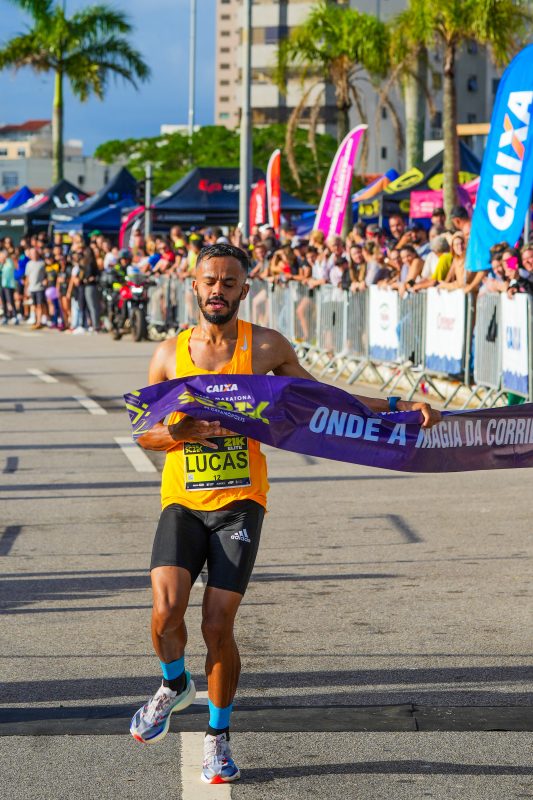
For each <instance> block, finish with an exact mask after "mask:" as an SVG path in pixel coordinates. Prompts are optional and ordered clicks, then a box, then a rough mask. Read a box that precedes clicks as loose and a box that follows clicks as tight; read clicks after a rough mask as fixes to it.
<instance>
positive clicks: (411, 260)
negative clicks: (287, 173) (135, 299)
mask: <svg viewBox="0 0 533 800" xmlns="http://www.w3.org/2000/svg"><path fill="white" fill-rule="evenodd" d="M387 223H388V225H387V229H384V228H382V227H380V226H379V225H376V224H371V225H366V226H365V225H364V224H362V223H357V224H356V225H354V227H353V229H352V230H351V231H350V232H349V234H348V236H347V237H346V238H345V239H343V238H341V237H331V238H329V239H326V238H325V237H324V235H323V233H321V232H320V231H312V232H311V233H310V234H309V236H306V237H303V236H298V235H297V232H296V229H295V228H294V227H291V225H290V224H286V225H283V226H282V229H281V231H280V232H279V235H278V234H276V232H275V231H274V229H273V228H271V227H269V226H268V225H263V226H261V227H259V228H254V229H253V231H252V235H251V236H250V241H249V242H248V243H245V242H243V239H242V234H241V231H240V229H239V228H235V229H234V230H233V231H230V232H229V233H227V234H225V233H224V232H223V230H222V229H221V228H216V227H211V228H203V229H199V230H194V229H192V230H191V231H189V232H187V233H185V232H184V231H183V230H182V228H181V227H179V226H174V227H173V228H171V230H170V232H169V234H168V235H154V236H150V237H147V238H146V239H145V238H144V237H143V235H142V233H141V232H140V231H136V232H135V231H134V232H133V234H132V238H131V241H130V247H128V248H123V249H120V248H119V247H118V246H117V245H116V244H115V243H114V242H113V241H112V240H111V239H110V238H108V237H106V236H104V235H102V234H101V233H100V232H99V231H93V232H92V234H91V235H90V236H89V237H88V240H85V239H84V238H83V237H82V236H81V235H80V234H72V235H71V236H68V237H65V236H63V235H62V234H59V233H56V234H54V235H53V236H52V237H49V236H48V235H47V234H46V233H38V234H36V235H32V236H29V237H26V238H23V239H21V241H20V242H19V243H18V244H14V242H13V240H12V239H11V238H10V237H9V236H6V237H4V238H3V239H1V238H0V287H1V308H0V311H1V317H0V319H1V323H2V324H3V325H7V324H12V325H19V324H21V323H23V322H24V323H28V324H29V325H31V326H32V328H33V329H38V328H41V327H43V326H48V327H52V328H57V329H58V330H62V331H65V332H71V333H73V334H80V333H88V332H98V331H99V330H101V327H102V318H103V316H104V315H105V308H104V305H103V303H102V289H103V288H104V287H105V286H114V287H115V288H116V287H117V286H120V285H121V284H123V283H124V282H125V281H126V280H127V279H128V278H129V277H131V276H132V275H136V276H140V279H141V280H142V279H143V276H146V277H147V278H148V277H152V278H157V277H158V276H161V275H172V276H175V277H177V278H178V279H180V280H183V279H185V278H186V277H188V276H191V275H193V274H194V270H195V266H196V260H197V258H198V254H199V253H200V250H201V249H202V247H204V246H207V245H211V244H214V243H216V242H224V243H230V244H234V245H236V246H238V247H241V248H242V249H244V250H246V251H248V252H249V255H250V261H251V268H250V274H249V278H250V280H251V281H257V282H262V283H263V285H264V286H265V288H266V287H267V286H268V284H269V283H270V284H279V283H282V284H288V283H289V282H290V281H297V282H299V283H300V284H301V285H302V286H306V287H308V288H309V289H310V290H314V289H317V288H318V287H320V286H321V285H325V284H330V285H332V286H334V287H336V288H337V289H339V290H342V291H345V292H364V291H366V290H367V289H368V287H369V286H372V285H378V286H381V287H384V288H388V289H389V290H391V291H397V292H398V293H399V294H400V295H401V296H405V295H406V294H407V293H410V292H412V293H415V292H419V291H421V290H423V289H427V288H429V287H432V286H436V287H439V288H440V289H442V290H444V291H449V290H454V289H461V290H462V291H464V292H465V293H467V294H468V293H473V294H475V295H477V294H482V293H486V292H507V293H508V294H509V295H512V294H515V293H516V292H525V293H528V294H533V246H530V245H529V244H525V245H523V246H522V247H514V246H511V245H510V244H509V243H507V242H502V243H501V244H498V245H495V246H494V247H493V248H492V249H491V251H490V263H489V259H488V258H487V264H486V269H483V270H480V271H475V272H470V271H467V270H466V269H465V255H466V247H467V244H468V237H469V234H470V224H471V221H470V218H469V215H468V213H467V210H466V209H465V208H464V207H462V206H455V207H454V208H453V209H452V211H451V214H450V217H449V221H448V224H447V220H446V216H445V213H444V211H443V209H439V208H437V209H435V210H434V212H433V216H432V217H431V225H430V227H429V228H428V229H426V228H425V227H424V226H423V225H422V224H420V223H415V224H411V225H408V224H407V223H406V221H405V220H404V219H403V217H402V216H401V215H399V214H393V215H391V216H390V217H389V219H388V220H387ZM311 298H312V293H311V292H310V299H311ZM255 302H256V304H257V305H258V306H259V305H260V302H261V299H260V295H258V296H257V299H256V301H255Z"/></svg>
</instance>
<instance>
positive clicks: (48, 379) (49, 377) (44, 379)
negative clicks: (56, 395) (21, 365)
mask: <svg viewBox="0 0 533 800" xmlns="http://www.w3.org/2000/svg"><path fill="white" fill-rule="evenodd" d="M26 372H29V373H30V375H35V377H36V378H39V380H41V381H42V382H43V383H59V381H58V380H57V378H54V377H53V376H52V375H48V374H47V373H46V372H43V371H42V370H40V369H36V368H33V367H28V369H27V370H26Z"/></svg>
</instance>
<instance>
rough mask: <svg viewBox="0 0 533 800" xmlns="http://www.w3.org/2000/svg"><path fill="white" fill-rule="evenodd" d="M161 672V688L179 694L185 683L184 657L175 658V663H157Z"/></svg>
mask: <svg viewBox="0 0 533 800" xmlns="http://www.w3.org/2000/svg"><path fill="white" fill-rule="evenodd" d="M159 663H160V664H161V669H162V671H163V686H167V687H168V688H169V689H171V690H172V691H173V692H178V694H180V693H181V692H182V691H183V690H184V689H185V685H186V682H187V678H186V676H185V656H182V657H181V658H177V659H176V661H170V662H169V663H165V662H164V661H160V662H159Z"/></svg>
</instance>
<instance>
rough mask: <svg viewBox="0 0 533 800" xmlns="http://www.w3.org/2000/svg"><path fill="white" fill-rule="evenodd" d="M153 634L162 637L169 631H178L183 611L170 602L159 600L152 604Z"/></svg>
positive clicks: (181, 622)
mask: <svg viewBox="0 0 533 800" xmlns="http://www.w3.org/2000/svg"><path fill="white" fill-rule="evenodd" d="M152 618H153V624H154V628H155V632H156V633H157V634H158V635H159V636H162V635H163V634H165V633H168V632H169V631H175V630H178V628H180V627H181V626H182V625H183V611H182V609H181V607H180V606H179V605H178V604H177V603H176V604H174V603H172V602H171V601H166V600H159V601H157V602H155V603H154V606H153V610H152Z"/></svg>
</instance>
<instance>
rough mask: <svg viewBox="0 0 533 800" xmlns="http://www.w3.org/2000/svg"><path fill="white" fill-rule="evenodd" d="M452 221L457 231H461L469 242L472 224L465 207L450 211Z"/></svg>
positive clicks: (455, 207) (454, 208)
mask: <svg viewBox="0 0 533 800" xmlns="http://www.w3.org/2000/svg"><path fill="white" fill-rule="evenodd" d="M450 221H451V223H452V225H453V227H454V229H455V230H456V231H461V233H462V234H463V236H464V237H465V241H467V242H468V237H469V236H470V228H471V226H472V222H471V220H470V217H469V215H468V211H467V210H466V208H465V207H464V206H454V207H453V208H452V210H451V211H450Z"/></svg>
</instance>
